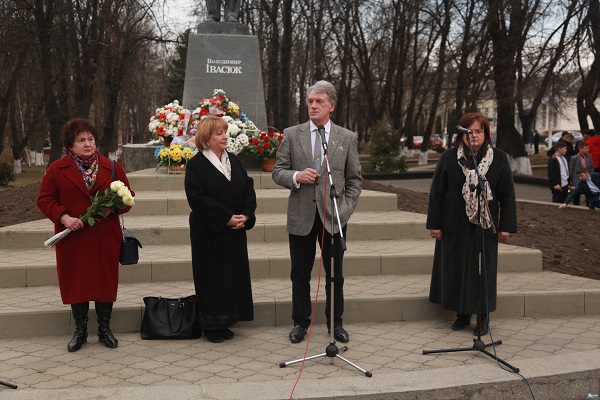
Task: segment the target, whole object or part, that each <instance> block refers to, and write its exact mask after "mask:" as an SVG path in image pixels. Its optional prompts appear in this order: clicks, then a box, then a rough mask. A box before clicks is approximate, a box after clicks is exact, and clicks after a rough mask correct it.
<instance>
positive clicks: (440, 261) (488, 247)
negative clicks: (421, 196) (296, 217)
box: [427, 148, 517, 314]
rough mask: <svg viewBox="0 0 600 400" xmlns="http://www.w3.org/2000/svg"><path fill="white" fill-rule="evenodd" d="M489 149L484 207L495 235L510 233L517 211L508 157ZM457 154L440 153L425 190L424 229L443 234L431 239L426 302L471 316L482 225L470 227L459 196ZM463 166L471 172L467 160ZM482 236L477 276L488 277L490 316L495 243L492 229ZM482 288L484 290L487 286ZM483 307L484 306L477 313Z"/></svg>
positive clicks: (474, 308)
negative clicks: (487, 197) (487, 195)
mask: <svg viewBox="0 0 600 400" xmlns="http://www.w3.org/2000/svg"><path fill="white" fill-rule="evenodd" d="M482 151H483V149H482ZM493 151H494V160H493V162H492V164H491V165H490V168H489V170H488V172H487V174H486V175H485V178H486V179H487V181H488V182H489V185H490V188H491V191H492V196H493V200H492V201H490V203H489V206H490V214H491V216H492V220H493V221H494V225H495V227H496V228H497V231H498V232H511V233H514V232H516V231H517V210H516V202H515V191H514V185H513V178H512V173H511V170H510V165H509V162H508V157H507V156H506V154H505V153H504V152H503V151H502V150H499V149H496V148H494V149H493ZM456 154H457V149H456V148H451V149H448V150H446V151H445V152H444V153H443V154H442V155H441V157H440V160H439V162H438V164H437V167H436V169H435V173H434V175H433V180H432V182H431V190H430V192H429V208H428V211H427V228H428V229H441V231H442V240H436V244H435V255H434V260H433V272H432V275H431V286H430V291H429V301H431V302H432V303H436V304H441V305H442V306H443V307H444V308H446V309H448V310H454V311H456V312H458V313H460V314H476V313H477V312H478V311H479V308H478V298H479V296H478V288H479V287H480V286H479V279H478V276H479V274H478V271H479V257H478V254H479V249H480V248H481V244H482V238H481V226H480V225H475V224H472V223H470V222H469V220H468V218H467V215H466V213H465V200H464V199H463V196H462V187H463V184H464V182H465V175H464V173H463V171H462V169H461V167H460V165H459V164H458V161H457V158H456ZM467 162H468V165H469V167H470V168H472V165H473V162H472V161H471V158H470V157H468V160H467ZM483 238H484V240H483V245H484V248H485V252H484V256H485V257H483V260H484V262H485V267H486V268H485V269H484V270H483V269H482V271H483V273H482V277H483V278H487V294H488V296H487V297H488V301H489V303H488V304H489V308H488V310H489V311H490V312H491V311H494V310H495V309H496V282H497V279H496V278H497V277H496V275H497V272H498V240H497V235H496V234H495V233H493V232H492V229H491V228H490V229H486V230H485V232H484V235H483ZM484 281H485V280H484ZM481 287H482V289H483V291H484V292H485V291H486V290H485V288H486V285H482V286H481ZM485 309H486V307H485V305H483V307H482V309H481V312H485Z"/></svg>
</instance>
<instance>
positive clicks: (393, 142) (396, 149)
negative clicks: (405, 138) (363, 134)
mask: <svg viewBox="0 0 600 400" xmlns="http://www.w3.org/2000/svg"><path fill="white" fill-rule="evenodd" d="M370 132H371V138H370V142H369V147H368V150H369V162H368V163H367V164H366V166H365V171H366V172H398V171H406V170H407V169H408V166H407V164H406V160H405V159H404V157H403V156H400V136H401V135H400V132H398V131H396V130H393V129H392V127H391V125H390V123H389V122H388V121H386V120H381V121H377V122H376V123H375V125H374V126H373V127H372V128H371V130H370Z"/></svg>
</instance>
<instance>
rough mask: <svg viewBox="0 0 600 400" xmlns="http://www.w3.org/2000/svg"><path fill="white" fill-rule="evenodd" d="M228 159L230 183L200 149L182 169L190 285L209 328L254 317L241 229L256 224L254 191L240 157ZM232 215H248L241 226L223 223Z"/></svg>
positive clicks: (204, 325) (221, 326)
mask: <svg viewBox="0 0 600 400" xmlns="http://www.w3.org/2000/svg"><path fill="white" fill-rule="evenodd" d="M229 159H230V161H231V182H230V181H228V180H227V178H225V176H224V175H223V174H222V173H221V172H220V171H219V170H217V168H215V166H214V165H212V164H211V162H210V161H209V160H208V159H207V158H206V157H205V156H204V155H203V154H202V153H198V154H197V155H196V156H195V157H194V158H192V159H191V160H190V161H189V162H188V164H187V167H186V176H185V193H186V196H187V199H188V203H189V205H190V207H191V209H192V212H191V213H190V238H191V243H192V268H193V272H194V286H195V288H196V296H197V298H198V306H199V311H198V312H199V315H200V324H201V326H202V328H209V329H223V328H227V327H229V326H231V325H233V324H235V323H236V322H237V321H252V320H253V319H254V311H253V303H252V287H251V283H250V267H249V263H248V246H247V239H246V230H248V229H251V228H252V227H253V226H254V224H255V222H256V217H255V215H254V212H255V210H256V193H255V192H254V182H253V180H252V178H250V177H249V176H248V174H247V172H246V170H245V169H244V167H243V166H242V163H241V162H240V160H239V159H238V158H237V157H236V156H235V155H233V154H229ZM234 214H244V215H246V216H248V217H249V219H248V221H247V222H246V224H245V225H246V230H244V229H239V230H234V229H231V228H230V227H228V226H227V222H228V221H229V219H230V218H231V216H232V215H234Z"/></svg>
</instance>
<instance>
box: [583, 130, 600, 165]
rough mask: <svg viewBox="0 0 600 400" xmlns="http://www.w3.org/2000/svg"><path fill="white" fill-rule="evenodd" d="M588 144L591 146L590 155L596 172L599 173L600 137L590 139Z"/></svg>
mask: <svg viewBox="0 0 600 400" xmlns="http://www.w3.org/2000/svg"><path fill="white" fill-rule="evenodd" d="M586 143H587V144H588V146H590V155H591V156H592V160H593V161H594V171H596V172H598V169H600V135H595V136H592V137H590V138H588V140H587V141H586Z"/></svg>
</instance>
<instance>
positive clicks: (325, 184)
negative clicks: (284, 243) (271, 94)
mask: <svg viewBox="0 0 600 400" xmlns="http://www.w3.org/2000/svg"><path fill="white" fill-rule="evenodd" d="M328 157H329V156H328V154H327V153H325V158H326V160H325V161H326V163H327V164H326V165H325V169H327V165H328V164H329V158H328ZM316 212H317V214H318V213H319V207H317V210H316ZM326 216H327V183H326V182H324V183H323V219H326V218H325V217H326ZM332 230H333V229H332ZM333 236H334V235H332V239H333ZM333 240H335V239H333ZM324 245H325V222H323V226H322V228H321V246H319V247H320V248H321V251H320V253H319V254H320V255H319V274H318V277H317V291H316V293H315V301H314V303H313V308H312V315H311V317H312V318H311V319H310V325H309V326H308V333H307V335H306V346H305V347H304V355H303V356H302V364H301V365H300V371H299V372H298V377H297V378H296V381H295V382H294V386H293V387H292V391H291V393H290V400H292V398H293V396H294V391H295V390H296V386H297V385H298V382H300V377H301V376H302V371H304V362H305V361H306V355H307V354H308V347H309V346H310V339H311V337H312V328H313V323H314V321H315V319H316V315H317V301H318V300H319V291H320V289H321V271H322V270H323V246H324ZM332 250H333V249H332ZM313 263H314V260H313ZM331 268H333V264H332V265H331ZM331 296H333V293H331ZM332 317H333V310H331V315H330V318H332Z"/></svg>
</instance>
